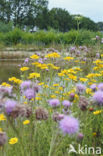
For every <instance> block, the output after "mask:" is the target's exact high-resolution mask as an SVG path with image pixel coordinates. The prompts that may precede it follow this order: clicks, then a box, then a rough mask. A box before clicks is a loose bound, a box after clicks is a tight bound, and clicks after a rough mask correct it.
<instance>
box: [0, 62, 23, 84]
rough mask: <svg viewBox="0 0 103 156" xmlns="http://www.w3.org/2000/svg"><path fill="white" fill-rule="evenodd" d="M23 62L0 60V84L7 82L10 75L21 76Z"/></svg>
mask: <svg viewBox="0 0 103 156" xmlns="http://www.w3.org/2000/svg"><path fill="white" fill-rule="evenodd" d="M20 63H21V62H17V61H16V62H14V61H0V84H1V82H7V81H8V78H9V77H12V76H15V77H17V78H19V77H20V72H19V67H18V66H19V64H20Z"/></svg>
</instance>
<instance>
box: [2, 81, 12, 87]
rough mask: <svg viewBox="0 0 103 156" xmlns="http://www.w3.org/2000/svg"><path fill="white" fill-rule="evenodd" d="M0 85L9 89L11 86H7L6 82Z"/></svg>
mask: <svg viewBox="0 0 103 156" xmlns="http://www.w3.org/2000/svg"><path fill="white" fill-rule="evenodd" d="M1 85H2V86H4V87H10V86H11V85H10V84H8V83H6V82H3V83H2V84H1Z"/></svg>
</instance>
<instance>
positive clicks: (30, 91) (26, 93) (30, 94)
mask: <svg viewBox="0 0 103 156" xmlns="http://www.w3.org/2000/svg"><path fill="white" fill-rule="evenodd" d="M24 96H25V97H26V98H27V99H28V100H31V99H32V98H35V96H36V92H35V91H34V89H31V88H30V89H26V90H25V91H24Z"/></svg>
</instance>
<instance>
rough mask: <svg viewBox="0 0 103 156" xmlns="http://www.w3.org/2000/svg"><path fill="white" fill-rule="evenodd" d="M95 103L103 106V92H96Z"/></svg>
mask: <svg viewBox="0 0 103 156" xmlns="http://www.w3.org/2000/svg"><path fill="white" fill-rule="evenodd" d="M93 101H94V102H95V103H96V104H97V105H99V106H102V105H103V92H102V91H96V92H95V94H94V95H93Z"/></svg>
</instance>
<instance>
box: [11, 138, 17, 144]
mask: <svg viewBox="0 0 103 156" xmlns="http://www.w3.org/2000/svg"><path fill="white" fill-rule="evenodd" d="M17 142H18V138H16V137H15V138H11V139H10V140H9V144H11V145H13V144H16V143H17Z"/></svg>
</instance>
